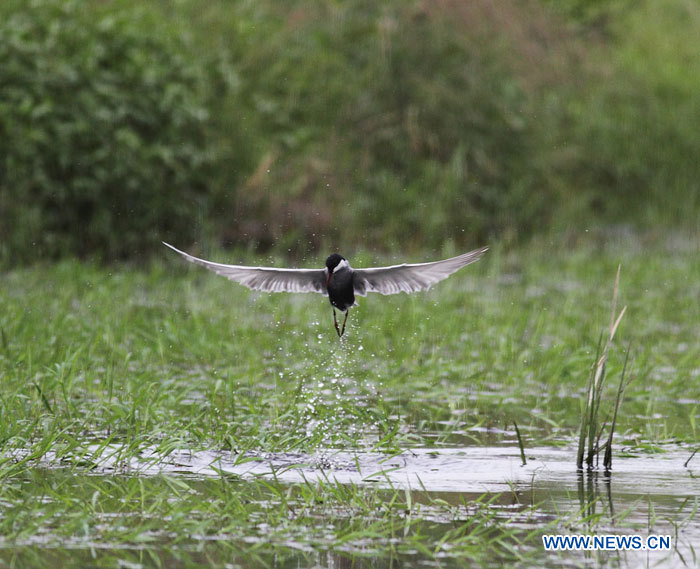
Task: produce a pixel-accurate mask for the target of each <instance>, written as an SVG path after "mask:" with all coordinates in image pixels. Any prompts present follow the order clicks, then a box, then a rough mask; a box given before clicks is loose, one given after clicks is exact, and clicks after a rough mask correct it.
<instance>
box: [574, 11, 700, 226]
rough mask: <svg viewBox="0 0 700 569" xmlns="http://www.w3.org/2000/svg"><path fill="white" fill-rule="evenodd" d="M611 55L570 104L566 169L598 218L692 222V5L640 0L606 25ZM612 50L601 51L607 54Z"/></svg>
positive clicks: (696, 127)
mask: <svg viewBox="0 0 700 569" xmlns="http://www.w3.org/2000/svg"><path fill="white" fill-rule="evenodd" d="M609 31H610V33H611V34H612V36H613V40H612V43H613V45H614V46H615V47H614V50H613V53H614V56H613V58H612V60H611V61H609V62H608V63H607V64H606V66H605V67H604V77H601V78H599V79H598V80H597V81H595V82H594V83H592V84H591V85H589V87H588V88H587V89H586V90H585V91H584V92H583V93H581V94H579V95H578V96H577V97H575V98H573V102H572V104H571V106H570V108H569V110H570V111H571V112H570V115H569V117H570V119H572V122H571V123H570V127H567V128H565V129H562V133H561V134H562V135H563V136H567V135H568V137H569V140H573V141H574V145H575V146H576V147H577V155H578V164H577V165H572V167H571V169H570V170H569V172H568V173H567V177H570V178H571V180H572V183H574V184H577V185H578V186H582V187H585V188H586V189H587V190H588V192H589V193H590V196H591V208H592V210H593V212H594V213H596V214H598V215H601V214H602V215H603V216H604V219H607V220H610V219H617V220H620V219H624V220H637V222H640V223H642V224H645V225H647V226H648V225H652V224H659V223H661V224H664V223H665V224H669V225H670V224H675V223H679V222H681V223H685V224H687V225H690V226H691V227H692V226H693V225H695V227H697V219H698V218H697V214H698V212H700V161H698V160H697V159H696V157H697V156H700V118H699V117H700V99H698V96H697V93H698V92H699V91H700V52H698V50H697V49H696V45H695V42H693V41H690V40H689V38H697V37H700V8H699V7H698V4H697V3H692V2H685V1H684V0H666V1H664V2H652V1H650V2H644V3H642V5H637V6H636V7H635V8H634V10H629V11H625V12H620V13H618V14H617V15H616V16H615V18H614V19H613V20H612V21H611V22H610V23H609ZM610 51H611V50H610V46H608V47H607V48H606V50H605V53H600V52H598V53H597V55H596V56H597V57H601V58H603V57H605V55H606V53H610Z"/></svg>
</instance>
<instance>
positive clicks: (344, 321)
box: [340, 310, 350, 336]
mask: <svg viewBox="0 0 700 569" xmlns="http://www.w3.org/2000/svg"><path fill="white" fill-rule="evenodd" d="M348 314H350V311H349V310H346V311H345V320H343V331H342V332H341V333H340V335H341V336H342V335H343V334H345V323H346V322H347V321H348Z"/></svg>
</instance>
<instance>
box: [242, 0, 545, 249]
mask: <svg viewBox="0 0 700 569" xmlns="http://www.w3.org/2000/svg"><path fill="white" fill-rule="evenodd" d="M236 14H237V17H238V19H240V20H243V21H246V22H255V23H256V25H255V26H250V27H249V28H248V29H246V30H245V32H244V33H243V34H239V37H238V42H237V43H236V42H234V44H233V47H232V49H233V50H234V56H233V59H234V60H235V61H236V62H238V67H239V70H240V73H239V77H240V78H241V84H240V85H239V88H238V91H237V93H236V96H235V97H232V98H231V100H230V105H231V106H230V108H231V109H232V108H233V107H234V106H235V107H236V108H240V107H241V106H243V107H247V108H248V109H249V114H250V115H255V125H256V126H255V128H256V129H257V130H258V132H259V133H260V134H261V137H262V138H264V143H261V144H260V145H259V147H260V148H261V152H260V167H259V170H258V174H260V175H254V176H253V177H252V178H251V183H250V184H248V185H247V186H246V187H244V188H241V191H240V192H239V195H238V197H237V209H238V215H239V220H240V221H241V223H240V224H239V225H238V232H237V233H235V234H233V235H232V238H233V239H234V240H237V241H240V242H245V241H246V240H250V239H253V240H255V241H258V242H261V243H262V244H264V245H269V244H271V243H272V242H279V240H281V239H284V238H285V236H286V239H287V241H286V243H285V244H286V245H288V246H289V247H294V246H295V247H300V248H301V249H302V250H304V249H305V248H309V247H313V246H315V244H316V243H317V242H318V238H317V235H318V234H321V235H323V236H325V238H326V239H328V240H329V241H331V242H333V243H351V242H354V241H356V240H357V239H358V237H357V236H358V235H360V236H361V237H360V239H361V240H362V242H363V243H365V244H367V245H368V246H372V245H373V244H376V243H384V244H385V245H386V246H389V247H391V246H392V245H394V244H396V243H399V242H405V241H406V240H408V241H409V246H411V245H415V246H419V247H440V246H441V245H442V244H443V243H444V242H445V241H446V240H452V241H453V242H457V243H459V244H460V245H465V244H467V243H472V244H473V243H474V242H475V241H484V240H486V239H487V238H488V237H489V236H491V235H502V234H503V233H504V232H506V231H508V230H512V232H527V230H528V229H529V228H531V227H532V226H533V225H534V224H536V223H538V222H541V221H543V220H544V219H546V217H547V215H548V209H549V208H548V207H543V206H544V205H545V204H547V203H548V202H549V201H551V200H550V199H549V198H550V197H551V196H550V195H549V192H548V189H547V188H546V187H544V188H540V192H539V193H534V192H533V189H534V188H535V185H536V183H537V181H538V180H540V179H541V175H540V172H539V171H538V168H537V166H536V165H535V164H534V163H533V162H532V161H531V160H529V156H530V154H531V152H532V148H533V147H534V146H535V145H536V140H537V138H536V132H537V131H536V128H535V125H534V121H532V120H531V119H530V115H529V114H528V104H529V102H528V98H527V96H526V94H525V93H524V92H523V90H522V89H521V88H520V87H519V85H518V83H517V81H516V79H515V77H514V76H513V74H512V72H511V71H509V69H508V67H507V66H506V65H505V63H504V57H503V53H502V49H503V46H502V45H501V44H500V43H499V42H498V41H495V42H492V44H488V43H487V42H485V41H484V40H485V38H484V34H483V32H482V31H481V30H479V29H478V27H477V26H473V25H472V26H473V28H474V29H473V30H465V29H464V26H465V25H468V23H465V21H460V22H458V23H455V22H452V21H451V20H450V13H449V12H448V11H447V10H444V9H441V8H435V7H432V6H428V7H420V6H417V5H414V4H410V3H405V2H389V3H381V4H380V3H375V2H351V3H331V2H326V3H318V2H306V1H299V2H295V3H293V7H290V6H289V5H284V6H281V5H280V4H279V3H274V2H260V3H255V4H252V5H244V6H243V7H241V6H240V5H239V6H238V8H237V12H236ZM465 31H467V32H468V33H465ZM251 46H255V49H254V51H253V50H252V49H251ZM251 109H252V110H251ZM261 196H264V197H261ZM298 212H303V213H301V215H300V214H299V213H298ZM290 216H291V217H290ZM256 217H257V218H263V219H264V220H265V221H266V224H264V225H263V224H258V225H257V226H254V227H251V224H250V223H247V220H250V219H251V218H256ZM270 239H271V241H270V242H266V240H270ZM285 248H286V247H285Z"/></svg>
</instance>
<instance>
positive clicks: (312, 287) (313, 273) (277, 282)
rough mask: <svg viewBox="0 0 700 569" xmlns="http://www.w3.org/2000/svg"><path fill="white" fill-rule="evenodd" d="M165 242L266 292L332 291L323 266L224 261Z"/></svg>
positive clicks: (198, 262) (196, 261) (192, 260)
mask: <svg viewBox="0 0 700 569" xmlns="http://www.w3.org/2000/svg"><path fill="white" fill-rule="evenodd" d="M163 245H165V246H166V247H170V248H171V249H172V250H173V251H175V252H176V253H179V254H180V255H182V256H183V257H184V258H185V259H187V260H188V261H189V262H190V263H194V264H195V265H199V266H200V267H204V268H205V269H209V270H210V271H214V272H215V273H216V274H217V275H221V276H222V277H226V278H227V279H229V280H232V281H236V282H237V283H240V284H242V285H243V286H247V287H248V288H250V289H252V290H262V291H264V292H319V293H321V294H324V295H328V291H327V290H326V274H325V272H324V271H323V270H322V269H278V268H275V267H245V266H243V265H223V264H221V263H212V262H211V261H205V260H204V259H199V258H197V257H193V256H192V255H188V254H187V253H185V252H184V251H180V250H179V249H176V248H175V247H173V246H172V245H170V244H168V243H166V242H165V241H163Z"/></svg>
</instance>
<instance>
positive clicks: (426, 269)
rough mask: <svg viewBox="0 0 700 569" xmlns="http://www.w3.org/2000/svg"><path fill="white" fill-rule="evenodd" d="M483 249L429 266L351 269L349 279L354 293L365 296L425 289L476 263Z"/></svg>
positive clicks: (486, 248) (485, 248) (424, 264)
mask: <svg viewBox="0 0 700 569" xmlns="http://www.w3.org/2000/svg"><path fill="white" fill-rule="evenodd" d="M487 250H488V247H481V248H480V249H475V250H474V251H470V252H469V253H464V254H463V255H458V256H457V257H452V258H450V259H445V260H444V261H434V262H432V263H417V264H412V265H407V264H403V265H394V266H391V267H375V268H371V269H355V273H354V276H353V278H354V280H353V286H354V288H355V294H358V295H360V296H366V295H367V293H368V292H378V293H380V294H397V293H399V292H418V291H420V290H427V289H429V288H430V287H431V286H432V285H434V284H435V283H437V282H440V281H441V280H443V279H446V278H447V277H449V276H450V275H451V274H452V273H454V272H455V271H457V270H458V269H461V268H462V267H464V266H466V265H469V264H470V263H473V262H474V261H478V260H479V258H480V257H481V256H482V255H483V254H484V253H485V252H486V251H487Z"/></svg>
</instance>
